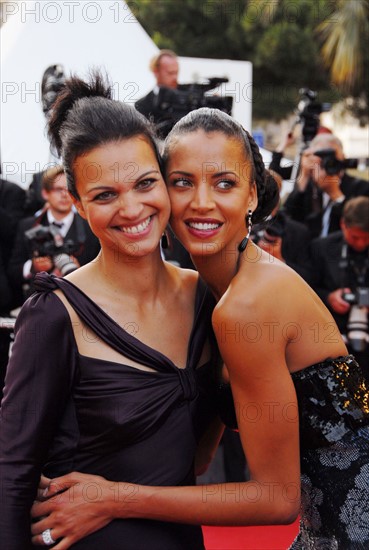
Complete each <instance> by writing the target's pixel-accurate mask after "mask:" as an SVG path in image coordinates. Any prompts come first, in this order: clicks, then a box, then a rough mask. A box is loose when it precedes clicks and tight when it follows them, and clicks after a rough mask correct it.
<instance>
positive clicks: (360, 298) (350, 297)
mask: <svg viewBox="0 0 369 550" xmlns="http://www.w3.org/2000/svg"><path fill="white" fill-rule="evenodd" d="M342 298H343V300H345V302H348V303H349V304H351V305H357V306H359V307H369V288H367V287H358V288H357V289H356V290H355V291H354V292H344V293H343V294H342Z"/></svg>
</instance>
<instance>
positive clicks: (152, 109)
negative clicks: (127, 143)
mask: <svg viewBox="0 0 369 550" xmlns="http://www.w3.org/2000/svg"><path fill="white" fill-rule="evenodd" d="M150 70H151V71H152V73H153V74H154V76H155V80H156V85H155V87H154V89H153V90H151V92H149V93H148V94H147V95H146V96H145V97H143V98H142V99H139V100H138V101H136V103H135V107H136V109H137V111H139V112H140V113H142V114H143V115H144V116H145V117H146V118H147V119H148V120H151V121H152V122H154V124H156V125H157V129H158V133H159V135H161V137H165V136H166V135H167V134H168V133H169V131H170V129H171V126H173V124H171V120H172V117H171V113H170V109H169V110H168V111H167V112H166V110H165V108H164V107H165V106H163V105H162V97H161V95H162V90H161V88H165V89H176V88H177V87H178V81H177V79H178V73H179V64H178V58H177V55H176V54H175V53H174V52H173V51H172V50H160V52H159V53H158V54H157V55H156V56H155V57H153V58H152V59H151V61H150ZM168 108H169V106H168Z"/></svg>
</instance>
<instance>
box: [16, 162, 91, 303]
mask: <svg viewBox="0 0 369 550" xmlns="http://www.w3.org/2000/svg"><path fill="white" fill-rule="evenodd" d="M42 196H43V199H44V200H45V204H46V206H45V208H44V209H43V211H42V212H41V214H40V215H39V216H38V217H34V216H31V217H28V218H25V219H24V220H22V221H21V222H20V223H19V226H18V230H17V235H16V240H15V245H14V249H13V253H12V255H11V258H10V262H9V268H8V275H9V280H10V282H11V284H12V286H13V290H14V293H15V295H16V297H17V305H22V303H23V301H24V299H25V298H27V297H28V295H29V294H30V293H31V292H32V290H33V289H32V281H33V278H34V276H35V274H36V273H39V272H40V271H47V272H48V273H55V274H57V275H62V276H64V275H67V274H68V273H70V272H71V271H73V270H74V269H77V268H78V267H80V265H84V264H86V263H87V262H90V261H91V260H93V259H94V258H95V257H96V256H97V254H98V252H99V250H100V245H99V242H98V240H97V239H96V237H95V236H94V235H93V234H92V232H91V230H90V228H89V227H88V224H87V222H86V221H85V220H83V219H82V218H81V217H80V216H79V215H78V214H77V213H75V211H74V209H73V208H72V206H73V203H72V199H71V197H70V195H69V192H68V189H67V181H66V177H65V174H64V170H63V167H62V166H60V165H59V166H54V167H52V168H50V169H49V170H46V171H45V172H44V174H43V178H42Z"/></svg>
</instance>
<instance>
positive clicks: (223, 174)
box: [168, 170, 237, 178]
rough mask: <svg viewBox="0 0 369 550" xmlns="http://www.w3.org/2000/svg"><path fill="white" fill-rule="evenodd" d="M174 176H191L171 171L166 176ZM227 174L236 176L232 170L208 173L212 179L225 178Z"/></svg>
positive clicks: (179, 171)
mask: <svg viewBox="0 0 369 550" xmlns="http://www.w3.org/2000/svg"><path fill="white" fill-rule="evenodd" d="M175 174H178V175H179V176H188V177H191V176H192V174H191V172H185V171H184V170H173V171H172V172H170V173H169V174H168V176H173V175H175ZM227 174H228V175H232V176H237V174H236V173H235V172H233V171H232V170H223V171H222V172H214V173H211V172H210V175H211V177H212V178H219V177H222V176H226V175H227Z"/></svg>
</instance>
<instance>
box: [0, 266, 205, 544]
mask: <svg viewBox="0 0 369 550" xmlns="http://www.w3.org/2000/svg"><path fill="white" fill-rule="evenodd" d="M37 284H38V291H37V292H36V293H35V294H34V295H33V296H32V297H31V298H29V300H28V301H27V302H26V303H25V305H24V306H23V308H22V310H21V313H20V315H19V317H18V319H17V323H16V338H15V343H14V346H13V352H12V357H11V360H10V362H9V366H8V372H7V378H6V386H5V394H4V400H3V403H2V415H1V435H0V438H1V478H2V480H1V483H2V511H1V513H0V533H1V539H2V544H5V546H4V548H6V550H28V549H29V548H32V546H31V544H30V520H29V511H30V507H31V505H32V502H33V500H34V498H35V494H36V488H37V485H38V480H39V476H40V473H41V472H44V473H45V474H46V475H48V476H50V477H55V476H57V475H62V474H64V473H67V472H70V471H73V470H76V471H81V472H85V473H93V474H98V475H102V476H104V477H106V478H108V479H111V480H117V481H118V480H119V481H126V482H131V483H139V484H146V485H163V486H170V485H177V486H178V485H191V484H194V482H195V477H194V453H195V449H196V445H197V443H198V441H199V438H200V437H201V435H202V434H203V432H204V430H205V429H206V427H207V426H208V424H209V421H210V420H211V419H212V418H213V417H214V414H215V409H214V407H213V389H212V388H213V384H212V380H213V378H214V375H213V370H214V365H213V364H212V361H209V362H208V363H206V364H205V365H199V361H200V357H201V353H202V350H203V346H204V343H205V342H206V341H207V340H209V339H210V340H211V341H213V337H212V333H211V323H210V317H211V312H212V308H213V305H214V302H213V298H212V296H211V295H210V293H209V291H208V290H207V289H206V287H205V285H204V284H203V282H202V281H201V280H199V283H198V287H197V293H196V304H195V320H194V325H193V328H192V333H191V337H190V341H189V347H188V357H187V365H186V368H184V369H179V368H177V367H176V365H174V364H173V363H172V361H171V360H170V359H168V358H167V357H166V356H165V355H163V354H161V353H159V352H158V351H156V350H154V349H152V348H150V347H148V346H147V345H145V344H143V343H142V342H140V341H139V340H138V339H137V338H136V337H135V336H133V335H131V334H129V333H128V332H126V331H125V330H123V329H122V328H121V327H120V326H119V325H117V324H116V323H115V322H114V321H113V320H112V319H111V318H110V317H109V316H108V315H106V314H105V313H104V311H102V309H100V308H99V307H98V306H96V305H95V304H94V303H93V302H92V301H91V300H90V299H89V298H88V297H87V296H86V295H85V294H83V293H82V292H81V291H80V290H79V289H78V288H77V287H75V286H74V285H73V284H72V283H70V282H68V281H66V280H65V279H60V278H56V277H54V276H50V275H47V274H45V273H43V274H41V275H39V276H37ZM57 288H59V289H61V290H62V291H63V293H64V294H65V296H66V297H67V299H68V301H69V302H70V303H71V304H72V306H73V308H74V309H75V310H76V312H77V313H78V315H79V317H80V318H81V319H82V320H83V321H84V323H86V324H87V325H88V326H89V327H91V329H92V330H93V331H94V333H95V334H98V335H99V336H100V338H101V339H102V340H104V341H105V342H106V343H108V344H109V345H110V346H111V347H112V348H114V349H115V350H118V351H119V352H120V353H121V354H122V356H123V357H122V363H115V362H112V361H104V360H101V359H94V358H91V357H85V356H82V355H80V354H79V352H78V349H77V346H76V342H75V339H74V334H73V329H72V326H71V322H70V317H69V315H68V313H67V310H66V309H65V307H64V305H63V303H62V302H61V301H60V300H59V298H58V297H57V296H56V295H55V293H54V292H53V290H55V289H57ZM159 334H160V333H159ZM159 337H160V336H159ZM124 357H128V358H130V359H132V360H134V361H137V362H138V363H140V364H142V365H146V366H148V367H150V368H151V369H154V371H155V372H149V371H143V370H139V369H137V368H134V367H131V366H128V365H125V364H124ZM213 359H214V360H215V359H216V357H215V352H214V357H213ZM38 548H39V547H38ZM73 548H76V549H77V548H78V549H82V548H83V549H88V550H97V549H99V550H100V549H102V548H103V549H104V550H114V549H119V550H141V549H142V550H189V549H191V550H200V549H203V548H204V546H203V539H202V532H201V527H199V526H191V525H182V524H176V523H169V522H168V523H166V522H159V521H149V520H136V519H134V520H131V519H130V520H115V521H112V522H111V523H110V524H109V525H107V526H106V527H105V528H103V529H101V530H100V531H97V532H96V533H93V534H92V535H90V536H88V537H86V538H85V539H84V540H83V541H80V542H78V543H77V544H75V545H74V546H73Z"/></svg>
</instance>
